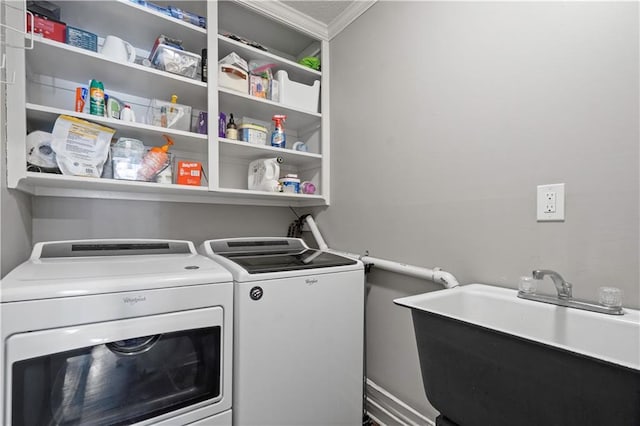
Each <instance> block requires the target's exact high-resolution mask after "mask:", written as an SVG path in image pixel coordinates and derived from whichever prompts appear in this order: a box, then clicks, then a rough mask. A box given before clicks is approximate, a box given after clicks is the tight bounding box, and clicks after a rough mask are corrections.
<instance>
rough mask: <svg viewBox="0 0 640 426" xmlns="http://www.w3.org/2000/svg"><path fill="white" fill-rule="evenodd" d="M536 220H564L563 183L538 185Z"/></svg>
mask: <svg viewBox="0 0 640 426" xmlns="http://www.w3.org/2000/svg"><path fill="white" fill-rule="evenodd" d="M536 210H537V214H536V216H537V219H538V222H564V183H553V184H548V185H538V202H537V208H536Z"/></svg>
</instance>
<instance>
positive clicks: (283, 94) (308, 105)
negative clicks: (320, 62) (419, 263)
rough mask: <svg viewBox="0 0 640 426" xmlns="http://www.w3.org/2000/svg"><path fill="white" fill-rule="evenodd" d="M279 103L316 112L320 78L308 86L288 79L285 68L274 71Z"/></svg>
mask: <svg viewBox="0 0 640 426" xmlns="http://www.w3.org/2000/svg"><path fill="white" fill-rule="evenodd" d="M276 80H278V86H279V87H278V90H279V92H280V93H279V99H280V103H281V104H283V105H287V106H290V107H293V108H299V109H302V110H307V111H313V112H318V100H319V99H320V80H316V81H314V82H313V85H311V86H309V85H307V84H303V83H297V82H295V81H291V80H289V75H288V74H287V72H286V71H285V70H280V71H278V72H277V73H276Z"/></svg>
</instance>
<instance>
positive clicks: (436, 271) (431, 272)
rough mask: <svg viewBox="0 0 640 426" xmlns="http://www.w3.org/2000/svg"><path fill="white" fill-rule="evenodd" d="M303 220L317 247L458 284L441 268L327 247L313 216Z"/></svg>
mask: <svg viewBox="0 0 640 426" xmlns="http://www.w3.org/2000/svg"><path fill="white" fill-rule="evenodd" d="M305 221H306V223H307V225H308V226H309V229H310V230H311V233H312V234H313V238H314V239H315V240H316V243H317V244H318V248H319V249H320V250H322V251H326V252H329V253H334V254H337V255H341V256H345V257H348V258H351V259H355V260H360V261H362V262H363V263H364V264H365V265H366V264H371V265H373V266H374V267H376V268H380V269H383V270H386V271H390V272H395V273H398V274H402V275H408V276H411V277H415V278H421V279H425V280H428V281H432V282H435V283H438V284H440V285H442V286H444V287H445V288H453V287H457V286H459V285H460V284H459V283H458V280H456V277H454V276H453V275H452V274H451V273H449V272H447V271H443V270H442V269H441V268H433V269H428V268H423V267H420V266H413V265H407V264H405V263H399V262H394V261H392V260H386V259H380V258H377V257H372V256H369V252H366V253H365V254H362V255H358V254H354V253H347V252H343V251H338V250H333V249H331V248H329V246H328V245H327V243H326V242H325V241H324V238H322V234H321V233H320V230H319V229H318V225H316V222H315V220H313V216H311V215H307V216H306V217H305Z"/></svg>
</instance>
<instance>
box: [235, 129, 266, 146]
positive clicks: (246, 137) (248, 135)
mask: <svg viewBox="0 0 640 426" xmlns="http://www.w3.org/2000/svg"><path fill="white" fill-rule="evenodd" d="M238 133H239V136H240V140H241V141H244V142H249V143H250V144H254V145H266V144H267V129H266V128H265V127H262V126H258V125H256V124H242V125H240V126H239V127H238Z"/></svg>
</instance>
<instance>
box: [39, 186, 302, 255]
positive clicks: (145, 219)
mask: <svg viewBox="0 0 640 426" xmlns="http://www.w3.org/2000/svg"><path fill="white" fill-rule="evenodd" d="M294 219H295V216H294V214H293V212H291V210H289V209H288V208H284V207H254V206H228V205H217V204H187V203H167V202H148V201H125V200H84V199H65V198H53V197H51V198H49V197H34V199H33V241H34V242H38V241H48V240H60V239H76V238H172V239H185V240H190V241H194V242H195V243H196V244H200V243H201V242H202V241H204V240H207V239H211V238H225V237H245V236H283V235H286V234H287V228H288V226H289V224H290V223H291V222H292V221H293V220H294Z"/></svg>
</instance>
